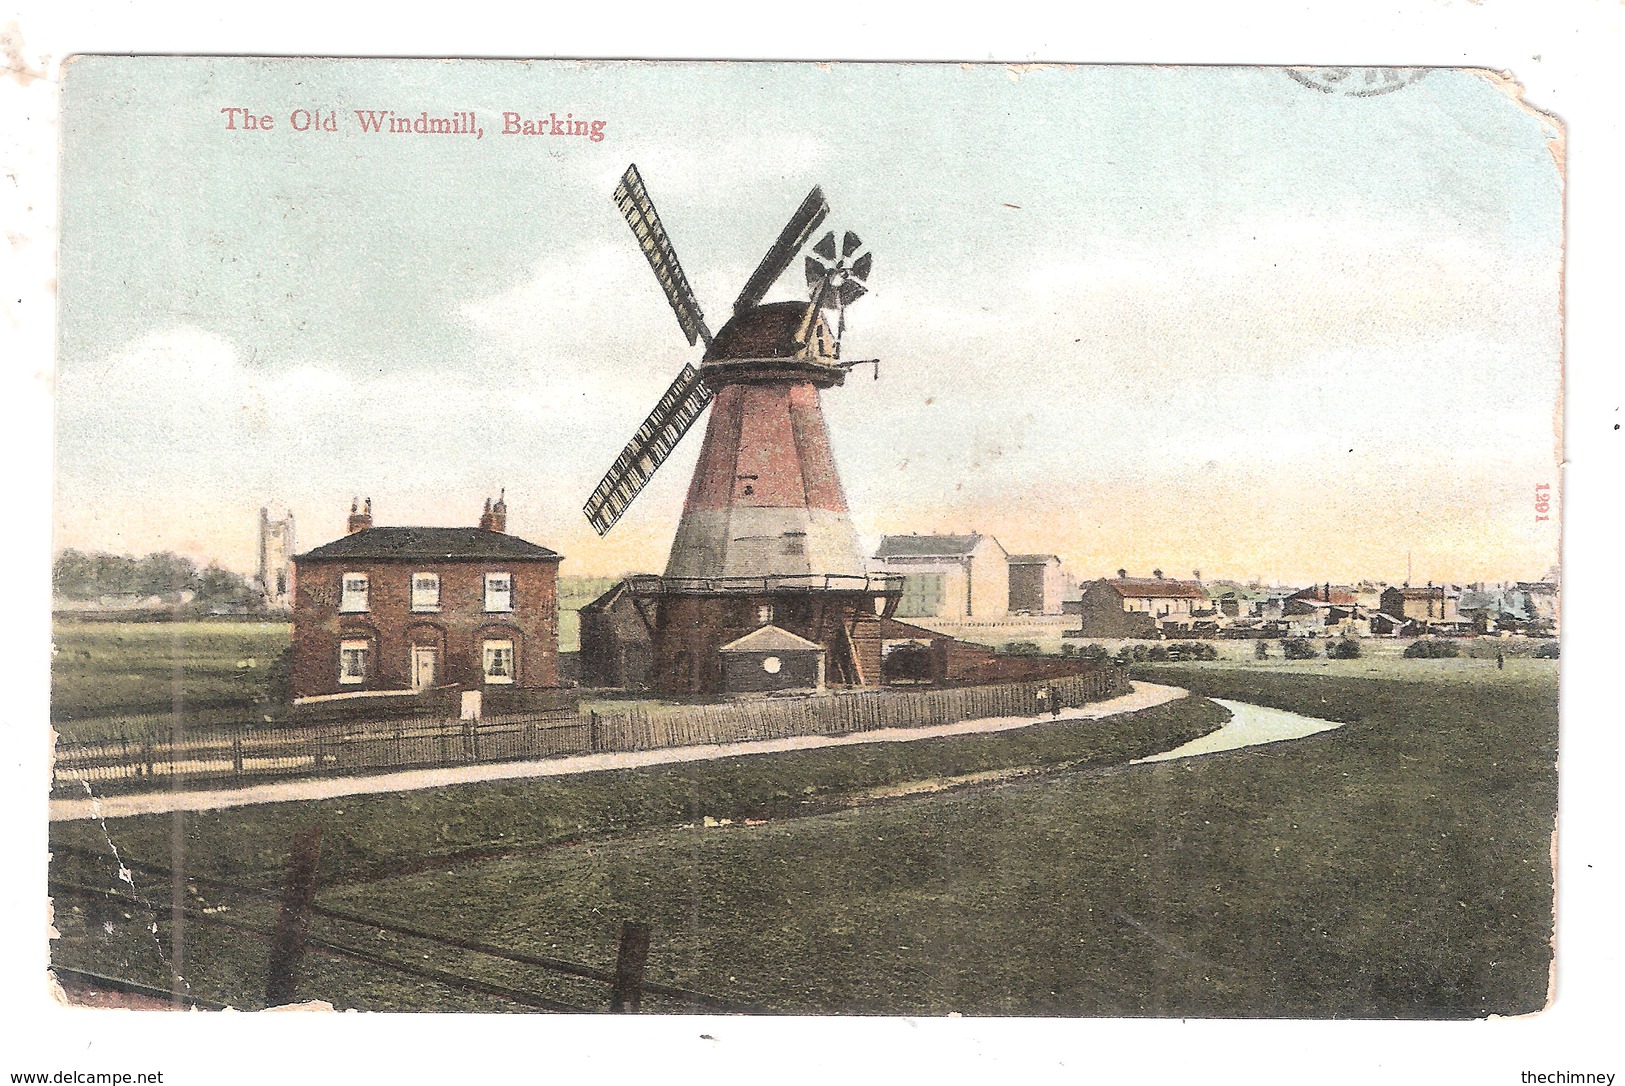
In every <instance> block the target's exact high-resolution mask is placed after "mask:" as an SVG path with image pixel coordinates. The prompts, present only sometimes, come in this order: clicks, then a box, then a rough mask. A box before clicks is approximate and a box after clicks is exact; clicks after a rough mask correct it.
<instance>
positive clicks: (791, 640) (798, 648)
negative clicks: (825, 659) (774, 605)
mask: <svg viewBox="0 0 1625 1086" xmlns="http://www.w3.org/2000/svg"><path fill="white" fill-rule="evenodd" d="M808 649H812V650H814V651H816V652H823V651H824V646H822V645H820V644H819V643H818V642H816V641H808V640H807V639H806V638H805V637H797V636H796V635H795V634H793V633H791V632H790V631H789V630H781V629H779V628H778V627H777V626H763V627H762V628H761V629H758V630H752V631H751V632H750V633H748V634H746V635H745V636H744V637H741V638H739V639H738V640H737V641H730V642H728V643H727V644H726V645H724V646H722V647H721V648H720V649H718V650H717V651H718V652H806V651H807V650H808Z"/></svg>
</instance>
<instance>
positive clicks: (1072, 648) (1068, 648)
mask: <svg viewBox="0 0 1625 1086" xmlns="http://www.w3.org/2000/svg"><path fill="white" fill-rule="evenodd" d="M1077 654H1078V646H1076V645H1074V644H1072V643H1070V642H1064V643H1062V645H1061V655H1062V656H1076V655H1077Z"/></svg>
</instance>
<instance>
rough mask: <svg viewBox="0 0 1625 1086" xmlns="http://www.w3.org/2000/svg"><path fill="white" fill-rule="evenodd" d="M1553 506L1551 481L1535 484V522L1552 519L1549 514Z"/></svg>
mask: <svg viewBox="0 0 1625 1086" xmlns="http://www.w3.org/2000/svg"><path fill="white" fill-rule="evenodd" d="M1551 508H1552V485H1551V484H1550V483H1536V484H1535V523H1537V524H1539V523H1540V522H1541V521H1543V520H1551V519H1552V518H1551V517H1550V516H1549V515H1548V514H1549V513H1550V512H1551Z"/></svg>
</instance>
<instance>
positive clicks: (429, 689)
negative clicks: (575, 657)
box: [290, 498, 562, 715]
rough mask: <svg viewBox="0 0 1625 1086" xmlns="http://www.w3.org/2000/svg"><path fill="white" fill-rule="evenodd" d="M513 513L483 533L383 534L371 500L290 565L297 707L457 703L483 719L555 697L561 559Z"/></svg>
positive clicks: (390, 530)
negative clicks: (522, 528) (339, 531)
mask: <svg viewBox="0 0 1625 1086" xmlns="http://www.w3.org/2000/svg"><path fill="white" fill-rule="evenodd" d="M507 514H508V509H507V502H506V501H505V500H504V499H501V498H499V499H498V500H497V502H496V504H495V505H492V503H491V502H490V501H489V500H487V501H486V503H485V513H484V514H483V515H482V516H481V518H480V524H479V527H477V528H438V527H383V528H375V527H373V524H372V499H370V498H369V499H367V503H366V506H365V508H364V509H363V510H362V511H360V512H357V510H356V507H355V505H353V504H352V505H351V507H350V521H349V532H348V534H346V535H345V536H344V537H343V538H340V539H336V540H334V541H333V542H331V543H327V544H324V545H323V546H320V547H317V548H316V549H314V550H311V551H307V552H306V553H304V554H301V555H297V556H296V557H295V558H294V585H295V599H294V611H293V652H292V667H291V674H290V690H291V693H292V696H293V699H294V704H295V705H300V704H307V703H310V702H320V701H332V700H337V699H352V698H353V699H366V698H379V699H384V700H386V701H387V700H389V699H392V698H409V697H414V696H415V698H416V699H417V701H419V702H420V703H431V704H445V705H452V704H455V703H456V702H457V701H458V699H459V697H460V698H461V707H462V711H463V712H464V714H465V715H469V710H470V708H471V707H472V710H473V712H472V715H478V714H479V712H480V710H481V708H482V707H483V708H484V709H485V710H486V711H492V710H496V711H503V710H507V709H517V708H524V707H529V703H530V701H533V700H535V698H533V697H532V698H527V696H526V695H527V693H530V692H535V691H542V690H550V689H551V688H556V687H557V686H558V571H559V562H560V561H561V560H562V559H561V556H560V555H558V554H556V553H555V552H553V551H551V550H548V549H547V548H546V547H540V546H537V545H536V544H534V543H530V542H527V541H526V540H523V539H520V538H518V537H516V536H511V535H508V534H507V519H508V518H507ZM469 695H474V696H473V697H472V698H471V697H470V696H469Z"/></svg>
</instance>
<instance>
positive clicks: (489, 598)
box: [485, 573, 513, 611]
mask: <svg viewBox="0 0 1625 1086" xmlns="http://www.w3.org/2000/svg"><path fill="white" fill-rule="evenodd" d="M485 609H486V610H487V611H512V610H513V574H511V573H487V574H486V575H485Z"/></svg>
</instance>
